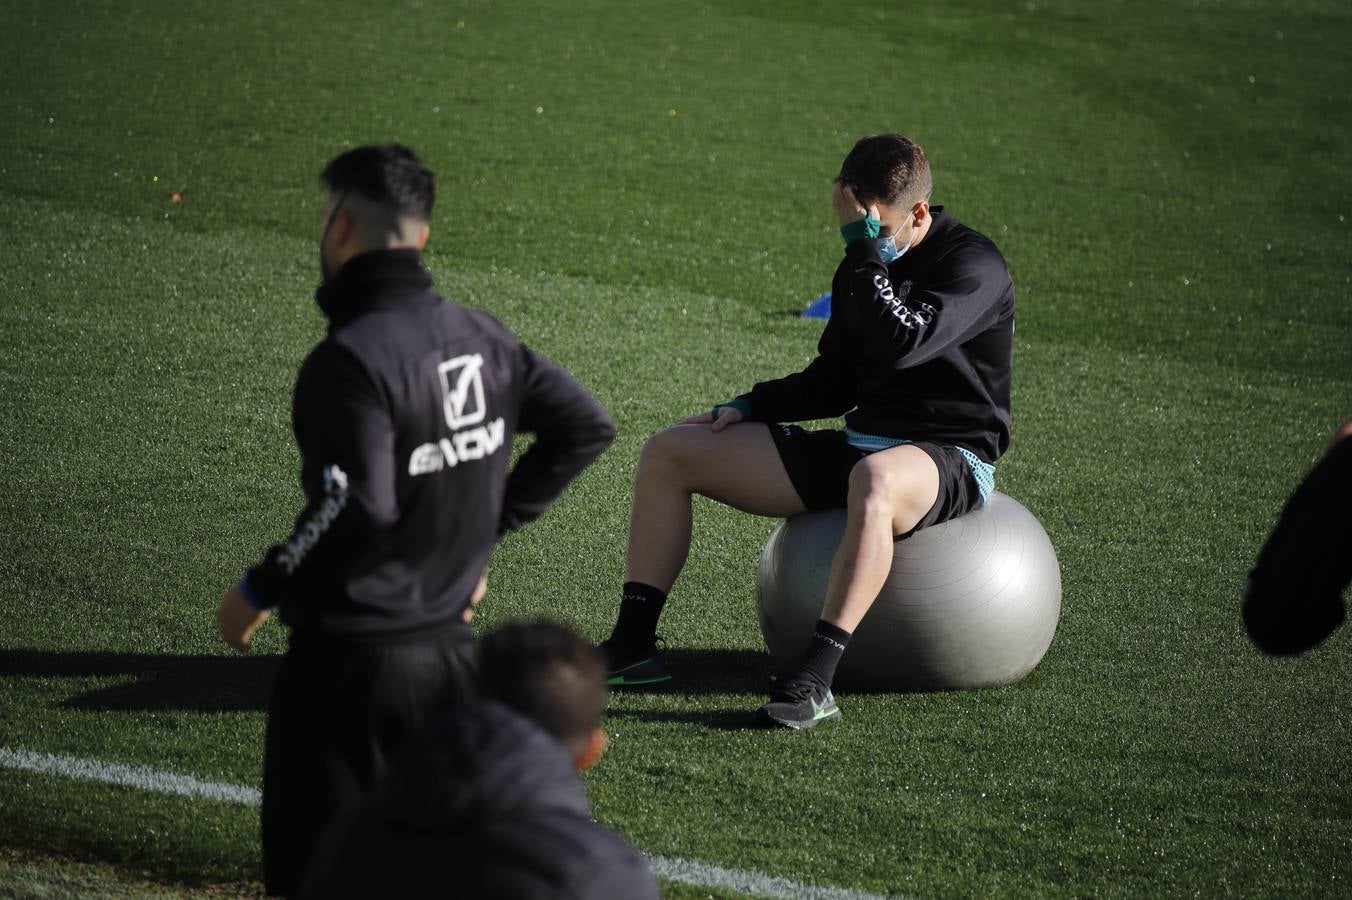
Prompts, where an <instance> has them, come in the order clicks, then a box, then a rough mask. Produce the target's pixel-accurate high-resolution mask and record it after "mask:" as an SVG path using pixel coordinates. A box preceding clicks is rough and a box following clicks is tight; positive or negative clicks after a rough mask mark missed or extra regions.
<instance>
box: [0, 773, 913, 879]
mask: <svg viewBox="0 0 1352 900" xmlns="http://www.w3.org/2000/svg"><path fill="white" fill-rule="evenodd" d="M0 768H6V769H21V770H26V771H30V772H38V773H41V774H43V775H52V776H57V777H63V778H74V779H77V780H81V781H96V782H101V783H103V784H112V785H117V786H119V787H127V788H134V789H137V790H142V791H150V792H154V793H160V794H173V795H177V796H181V797H193V798H196V799H200V800H210V801H214V802H218V803H234V804H240V805H243V806H258V805H259V804H260V803H261V802H262V792H261V791H259V790H258V789H257V788H253V787H249V786H248V785H243V784H227V783H224V782H219V781H204V780H203V779H200V778H194V777H192V776H190V775H181V774H178V773H175V772H164V771H160V770H158V769H152V768H150V767H148V766H128V765H124V764H122V763H114V762H104V761H101V760H96V759H84V758H81V757H76V756H63V755H58V754H55V753H35V752H32V751H30V750H23V749H19V748H12V747H0ZM645 856H647V859H648V861H649V864H650V865H651V866H652V869H653V872H654V873H655V874H657V875H658V876H659V877H661V878H663V879H665V880H667V881H674V882H678V883H680V884H689V885H695V886H697V887H712V888H719V889H723V890H733V891H739V892H742V893H747V894H752V895H755V896H759V897H796V898H804V900H886V898H884V897H882V896H881V895H878V894H868V893H864V892H862V891H853V890H848V889H845V888H835V887H824V886H820V885H810V884H802V883H800V882H797V881H792V880H790V879H787V878H773V877H771V876H769V875H763V874H761V873H759V872H747V871H743V870H740V869H729V868H724V867H722V866H713V865H709V864H707V863H701V862H696V861H693V860H688V859H679V858H676V857H669V856H653V855H648V854H645Z"/></svg>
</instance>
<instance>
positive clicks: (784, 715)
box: [756, 679, 840, 729]
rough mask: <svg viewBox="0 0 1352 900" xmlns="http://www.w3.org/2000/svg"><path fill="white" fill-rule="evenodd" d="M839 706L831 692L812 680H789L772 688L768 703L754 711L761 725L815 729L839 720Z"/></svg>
mask: <svg viewBox="0 0 1352 900" xmlns="http://www.w3.org/2000/svg"><path fill="white" fill-rule="evenodd" d="M839 718H840V707H838V706H836V698H835V697H833V696H831V689H830V688H824V687H822V686H821V685H819V684H817V682H815V681H813V680H811V679H790V680H788V681H785V682H784V683H783V684H780V685H778V686H776V687H775V690H774V693H772V694H771V695H770V702H769V703H766V704H765V705H764V706H762V707H761V708H760V709H758V710H757V711H756V719H757V721H759V722H760V723H761V724H762V725H768V726H771V727H781V728H794V729H803V728H815V727H816V726H817V725H818V724H819V723H821V722H825V721H827V720H828V719H839Z"/></svg>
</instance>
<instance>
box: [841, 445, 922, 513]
mask: <svg viewBox="0 0 1352 900" xmlns="http://www.w3.org/2000/svg"><path fill="white" fill-rule="evenodd" d="M913 475H914V473H911V472H909V471H908V470H907V469H906V468H905V467H898V466H896V465H889V464H888V463H887V462H886V461H885V460H883V459H881V458H879V457H878V456H876V455H875V456H866V457H864V458H863V459H861V460H860V461H859V462H857V463H856V464H855V466H854V468H853V469H851V470H850V489H849V500H848V504H849V509H850V512H851V513H854V514H861V515H864V516H866V517H877V518H885V519H889V520H892V521H893V522H902V523H905V522H907V521H910V520H912V519H914V520H916V521H919V519H920V518H922V517H923V516H924V515H925V513H926V512H928V511H929V508H930V507H931V506H932V505H933V504H934V490H933V486H932V485H929V484H927V483H926V479H924V478H919V477H913ZM908 527H909V526H908Z"/></svg>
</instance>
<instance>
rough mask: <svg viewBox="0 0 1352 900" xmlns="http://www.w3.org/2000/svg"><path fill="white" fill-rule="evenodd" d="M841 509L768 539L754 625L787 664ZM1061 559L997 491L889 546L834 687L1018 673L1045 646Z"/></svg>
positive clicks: (918, 685)
mask: <svg viewBox="0 0 1352 900" xmlns="http://www.w3.org/2000/svg"><path fill="white" fill-rule="evenodd" d="M844 532H845V510H843V509H833V510H824V511H821V512H810V513H805V514H803V515H800V516H794V517H793V518H791V519H786V520H785V521H783V522H781V523H780V524H779V526H778V527H777V528H776V529H775V531H774V533H773V534H771V535H770V539H769V540H768V541H766V543H765V549H764V550H763V551H762V552H761V558H760V569H759V571H758V572H757V576H756V582H757V587H758V591H757V600H758V603H759V606H760V624H761V634H762V635H764V637H765V644H766V646H767V647H769V649H770V654H771V655H772V656H773V657H774V658H775V662H776V663H777V664H778V666H779V668H780V669H782V670H786V671H787V670H791V669H792V668H793V667H795V666H796V665H797V664H798V662H799V659H800V657H801V656H802V653H803V651H804V649H805V648H806V647H807V642H808V640H809V639H810V637H811V636H812V631H813V628H814V627H815V626H816V623H817V619H818V618H820V616H821V609H822V604H823V603H824V602H825V600H826V579H827V576H828V575H829V574H830V572H831V560H832V558H833V557H834V556H835V553H836V547H837V546H838V545H839V543H840V539H841V536H842V535H843V534H844ZM1060 614H1061V569H1060V566H1059V565H1058V564H1057V561H1056V551H1055V550H1053V549H1052V544H1051V541H1050V540H1048V539H1047V533H1046V532H1045V531H1043V530H1042V526H1041V525H1040V524H1039V523H1038V521H1037V519H1035V518H1034V517H1033V514H1032V513H1030V512H1029V511H1028V510H1026V509H1024V508H1023V506H1022V505H1021V504H1019V502H1018V501H1016V500H1014V499H1012V498H1010V497H1007V496H1006V495H1004V494H1001V493H998V492H997V493H994V494H992V495H991V498H990V503H989V504H988V505H987V506H986V507H985V508H984V509H978V510H976V511H975V512H971V513H968V514H967V515H965V516H961V517H959V518H957V519H952V520H950V521H948V522H944V523H941V524H939V525H933V526H931V527H929V528H923V529H921V530H920V531H917V532H916V533H915V534H913V535H911V536H910V537H909V538H907V539H906V540H903V541H898V542H897V543H896V544H894V545H893V558H892V574H891V575H889V576H888V578H887V582H886V583H885V584H884V585H883V589H882V593H880V594H879V595H878V599H877V601H875V602H874V604H873V607H872V608H871V609H870V610H869V612H868V614H867V615H866V616H864V620H863V621H862V622H860V623H859V627H858V628H857V629H855V632H854V636H853V637H852V638H851V639H850V643H849V646H848V647H847V648H846V649H845V655H844V656H843V657H841V660H840V666H839V668H838V669H837V670H836V680H835V686H836V687H839V688H844V689H846V690H861V691H928V690H954V689H963V688H979V687H991V686H995V685H1001V684H1009V683H1011V682H1014V681H1018V680H1019V679H1020V678H1022V677H1023V676H1025V675H1027V674H1028V673H1029V672H1030V671H1032V669H1033V667H1034V666H1036V665H1037V664H1038V661H1039V660H1041V659H1042V655H1043V654H1044V653H1046V652H1047V647H1048V646H1050V645H1051V642H1052V636H1053V635H1054V634H1055V633H1056V622H1057V618H1058V617H1059V616H1060Z"/></svg>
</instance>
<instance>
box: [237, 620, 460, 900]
mask: <svg viewBox="0 0 1352 900" xmlns="http://www.w3.org/2000/svg"><path fill="white" fill-rule="evenodd" d="M476 664H477V657H476V655H475V647H474V640H473V635H472V633H471V632H470V630H469V628H468V626H466V627H464V628H459V627H456V628H453V629H452V630H451V631H449V632H448V633H445V634H441V635H438V636H436V637H435V638H428V639H422V640H413V641H406V642H402V643H388V644H371V645H366V644H350V643H337V642H333V641H329V640H324V639H319V638H314V637H312V636H300V635H296V634H293V635H292V639H291V646H290V648H289V649H288V650H287V652H286V655H285V656H284V657H283V658H282V664H281V668H280V669H279V671H278V673H277V680H276V682H275V683H274V685H273V690H272V700H271V703H270V704H269V706H268V726H267V739H266V743H265V750H264V760H263V813H262V825H263V873H264V879H265V881H266V886H267V891H268V893H269V894H279V895H282V896H286V895H289V894H293V893H295V891H296V890H297V889H298V888H299V887H300V885H301V880H302V878H303V877H304V875H305V866H306V864H307V863H308V861H309V858H310V854H311V852H312V851H313V849H314V846H315V843H316V842H317V841H318V839H319V837H320V836H321V834H322V833H323V831H324V829H325V828H327V827H328V826H329V825H331V824H332V823H333V822H334V820H335V819H337V818H338V817H339V816H340V815H341V814H342V813H343V812H344V811H345V810H346V809H347V808H348V807H350V806H351V805H353V804H355V803H356V802H357V801H359V800H360V799H361V798H362V797H363V796H364V794H365V793H366V791H368V790H369V789H370V788H371V787H372V785H374V784H375V782H376V780H377V779H379V778H380V776H381V775H382V773H383V772H384V771H385V768H386V765H387V763H388V761H389V759H390V756H391V754H393V753H394V752H395V751H397V750H398V749H399V747H400V746H401V745H402V744H403V743H404V741H405V740H406V739H407V738H408V737H410V736H411V735H413V734H414V733H415V732H417V731H418V729H420V728H421V727H422V725H423V724H424V723H425V722H426V721H427V720H428V719H430V718H431V717H432V716H434V715H435V714H437V713H438V712H441V711H443V710H446V709H449V708H451V707H454V706H457V705H459V704H461V703H464V702H466V701H467V700H469V699H470V696H471V693H472V691H473V686H474V674H475V669H476Z"/></svg>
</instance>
